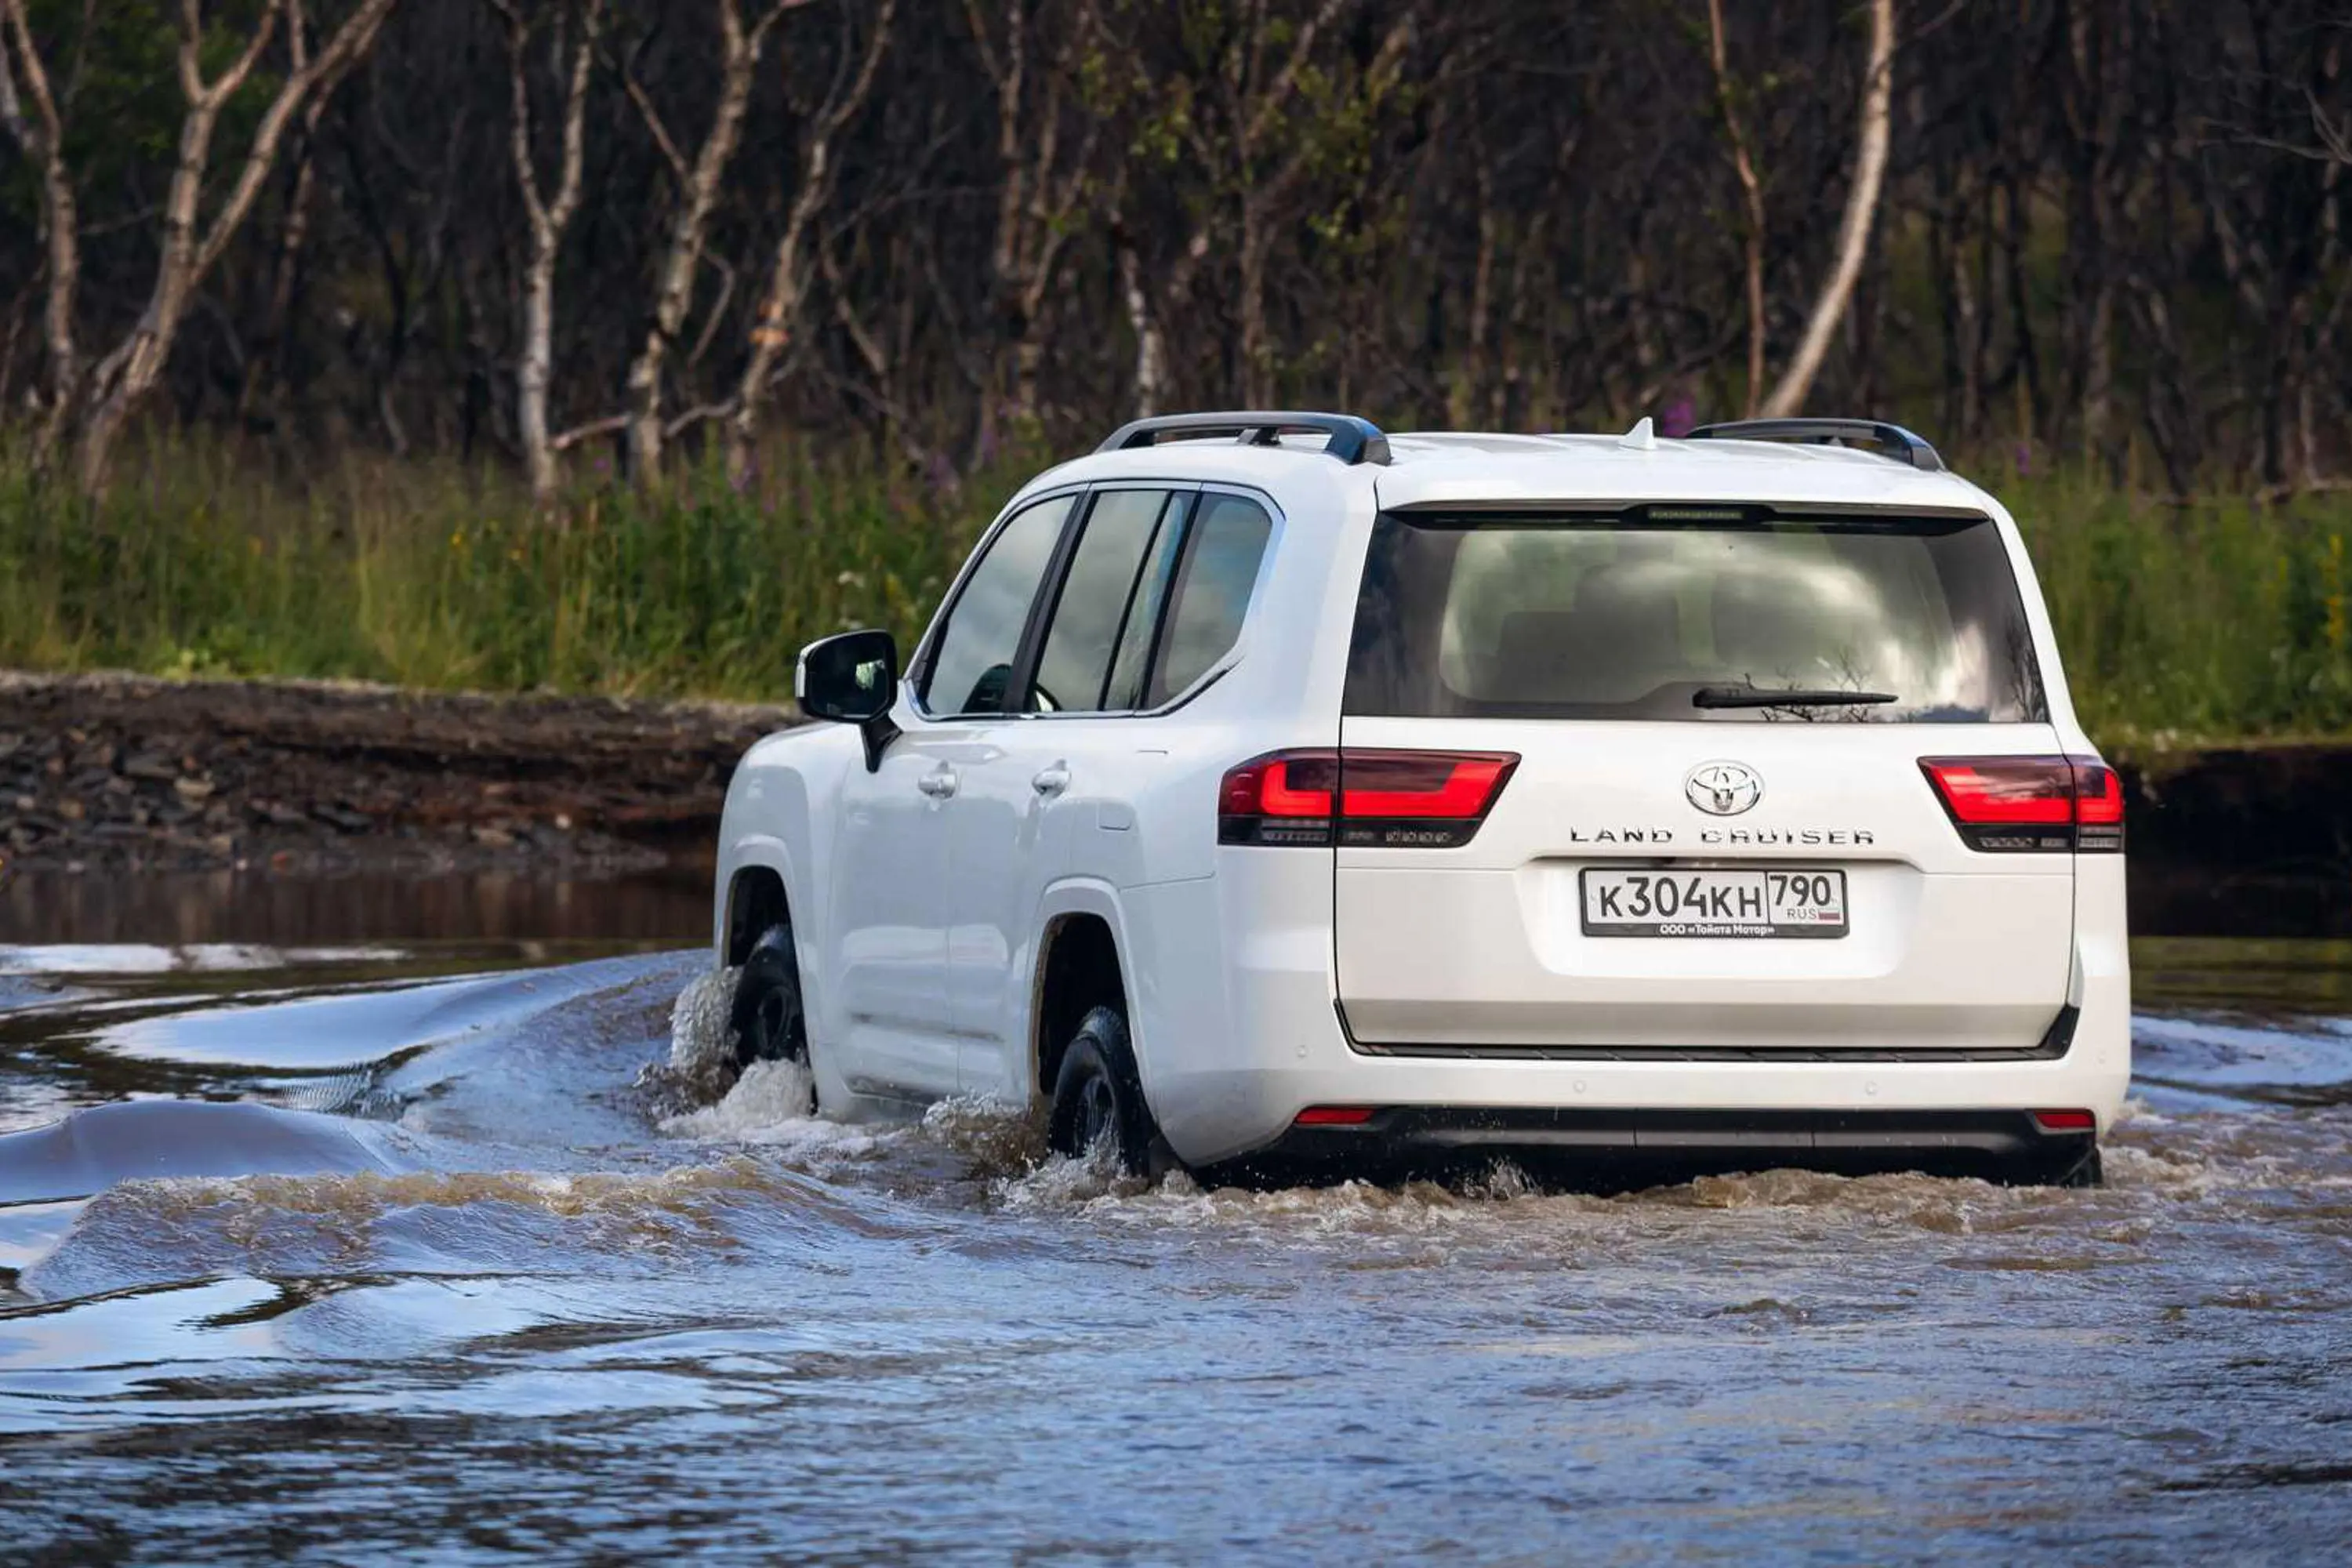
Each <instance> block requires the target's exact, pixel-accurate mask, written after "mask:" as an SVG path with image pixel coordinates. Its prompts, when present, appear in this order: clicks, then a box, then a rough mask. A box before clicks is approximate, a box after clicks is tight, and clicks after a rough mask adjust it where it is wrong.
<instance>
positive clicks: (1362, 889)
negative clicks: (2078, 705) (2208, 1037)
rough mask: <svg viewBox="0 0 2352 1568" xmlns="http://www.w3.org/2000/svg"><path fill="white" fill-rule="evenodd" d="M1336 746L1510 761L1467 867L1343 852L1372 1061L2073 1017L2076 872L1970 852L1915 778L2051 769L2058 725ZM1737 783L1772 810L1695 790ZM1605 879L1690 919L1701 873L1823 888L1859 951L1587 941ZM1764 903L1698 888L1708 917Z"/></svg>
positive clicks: (1349, 725)
mask: <svg viewBox="0 0 2352 1568" xmlns="http://www.w3.org/2000/svg"><path fill="white" fill-rule="evenodd" d="M1832 731H1834V732H1833V733H1832ZM1342 738H1343V741H1344V742H1345V744H1346V746H1347V748H1348V749H1349V751H1350V752H1355V751H1357V750H1359V749H1361V748H1383V749H1385V748H1398V749H1412V750H1421V749H1461V748H1464V747H1465V746H1466V745H1470V744H1474V743H1475V747H1476V748H1478V749H1481V750H1496V751H1506V752H1517V754H1518V756H1519V758H1520V762H1519V765H1518V767H1517V769H1516V770H1515V771H1514V773H1512V776H1511V778H1510V780H1509V782H1508V783H1507V784H1506V785H1505V787H1504V789H1503V791H1502V794H1501V795H1500V796H1499V797H1498V798H1497V799H1496V802H1495V805H1494V806H1493V808H1492V810H1491V811H1490V812H1489V814H1488V816H1487V818H1486V822H1485V823H1484V824H1483V825H1482V826H1480V828H1479V830H1478V832H1477V834H1476V836H1475V837H1473V838H1472V840H1471V841H1470V842H1469V843H1468V844H1467V845H1465V846H1463V847H1459V848H1436V849H1428V848H1402V849H1391V848H1380V847H1360V846H1353V845H1348V846H1343V847H1340V848H1339V851H1338V856H1339V861H1338V873H1337V874H1338V879H1339V883H1338V900H1337V904H1338V915H1337V935H1338V943H1339V954H1338V957H1339V994H1340V1000H1341V1003H1342V1005H1343V1006H1344V1008H1345V1010H1346V1013H1347V1017H1348V1023H1349V1027H1350V1029H1351V1031H1352V1032H1353V1034H1354V1035H1355V1037H1357V1038H1358V1039H1359V1040H1360V1041H1363V1042H1366V1043H1369V1044H1381V1045H1418V1046H1445V1047H1480V1046H1493V1047H1542V1046H1576V1047H1604V1048H1605V1047H1612V1046H1616V1047H1752V1048H1775V1049H1777V1048H1788V1049H1792V1050H1803V1049H1807V1048H1841V1047H1843V1048H1934V1049H1968V1050H1982V1049H2022V1048H2028V1047H2032V1046H2034V1045H2035V1044H2037V1043H2038V1042H2039V1041H2040V1040H2041V1038H2042V1035H2043V1034H2044V1033H2045V1032H2046V1031H2047V1030H2048V1029H2049V1027H2050V1026H2051V1023H2052V1021H2053V1018H2054V1016H2056V1014H2057V1011H2058V1009H2059V1007H2060V1006H2061V1005H2063V1003H2064V1001H2065V998H2066V987H2067V980H2068V969H2069V954H2070V952H2071V950H2072V936H2073V929H2074V860H2073V857H2072V856H2071V855H2066V854H2019V855H2002V856H1990V855H1985V854H1981V853H1979V852H1977V851H1975V850H1973V849H1971V848H1969V847H1968V845H1967V844H1965V843H1964V842H1963V841H1962V840H1961V838H1960V836H1959V834H1958V831H1957V830H1956V829H1955V828H1954V826H1953V825H1952V823H1951V821H1950V819H1949V818H1948V816H1946V814H1945V811H1944V808H1943V806H1942V805H1941V803H1940V802H1939V801H1938V799H1937V795H1936V793H1935V791H1934V789H1933V787H1932V786H1931V785H1930V784H1929V783H1928V781H1927V778H1926V776H1925V775H1924V774H1923V773H1921V771H1920V767H1919V758H1920V757H1921V756H1922V754H1923V753H1925V752H1928V751H1931V750H1932V751H1935V752H1966V753H1969V754H1973V755H1980V756H1990V755H1997V754H2005V753H2019V754H2036V753H2041V754H2046V753H2048V752H2053V751H2054V750H2055V749H2056V737H2055V735H2054V734H2053V732H2052V731H2051V730H2050V729H2049V727H2048V726H2047V725H2042V724H2028V725H2001V726H1984V727H1974V726H1971V727H1969V728H1967V729H1965V730H1960V731H1952V730H1942V729H1939V730H1938V731H1937V732H1936V733H1935V734H1934V736H1933V740H1932V744H1931V745H1926V746H1923V744H1922V741H1921V736H1920V734H1919V732H1918V731H1916V730H1914V729H1912V728H1911V727H1908V726H1901V725H1888V726H1883V727H1882V726H1875V725H1839V726H1815V725H1807V724H1790V725H1738V726H1733V725H1711V724H1614V723H1556V722H1543V721H1534V722H1527V721H1522V722H1507V723H1497V722H1495V721H1475V722H1472V723H1465V721H1455V720H1427V719H1393V718H1349V719H1347V720H1344V721H1343V723H1342ZM1725 761H1728V762H1733V763H1738V764H1740V765H1741V766H1743V767H1745V768H1747V769H1748V770H1751V771H1752V773H1753V775H1754V776H1755V778H1756V779H1757V780H1759V781H1760V783H1761V785H1762V788H1761V793H1760V797H1759V799H1758V800H1757V801H1756V803H1755V804H1754V805H1752V806H1750V807H1748V809H1745V810H1743V811H1741V812H1739V813H1738V815H1736V816H1713V815H1711V814H1710V813H1708V812H1706V811H1702V810H1701V809H1699V808H1698V807H1697V806H1696V805H1693V804H1692V802H1691V800H1690V798H1689V792H1688V789H1687V787H1686V786H1687V784H1688V782H1689V780H1690V779H1691V777H1692V775H1693V774H1694V773H1696V772H1697V771H1699V770H1701V769H1702V768H1705V767H1706V766H1707V765H1708V764H1710V763H1719V762H1725ZM1707 798H1708V799H1709V801H1710V803H1712V800H1713V796H1712V795H1708V797H1707ZM1597 868H1629V869H1633V870H1637V871H1642V872H1646V873H1652V874H1655V873H1660V872H1672V873H1674V874H1675V877H1674V878H1673V879H1670V880H1669V882H1668V883H1667V884H1666V885H1665V886H1663V887H1660V888H1658V889H1657V891H1658V895H1659V896H1658V898H1657V900H1656V901H1657V902H1658V903H1660V904H1663V903H1664V901H1665V900H1667V899H1672V900H1674V902H1675V905H1676V906H1677V908H1676V910H1675V912H1677V913H1679V912H1682V911H1681V910H1680V909H1679V906H1680V904H1681V902H1682V899H1681V896H1680V889H1685V888H1687V887H1689V886H1690V885H1691V884H1690V882H1689V880H1688V879H1687V877H1686V876H1685V874H1686V873H1690V872H1695V871H1704V872H1710V873H1713V872H1733V873H1738V872H1743V871H1744V872H1759V871H1760V872H1769V871H1772V870H1780V871H1790V870H1796V869H1800V868H1801V869H1804V870H1807V871H1815V870H1822V871H1830V872H1834V873H1837V874H1840V875H1842V877H1843V914H1844V927H1845V929H1844V932H1843V934H1842V935H1834V936H1826V937H1823V936H1813V937H1811V938H1809V939H1800V938H1796V937H1760V936H1736V937H1734V936H1722V937H1716V936H1704V935H1651V936H1634V935H1589V934H1587V933H1586V930H1585V927H1586V923H1587V920H1586V916H1587V909H1586V902H1585V894H1584V887H1583V874H1584V873H1585V872H1586V871H1587V870H1589V869H1597ZM1753 885H1754V884H1753V883H1752V881H1751V880H1750V879H1743V878H1738V877H1737V876H1734V877H1730V878H1717V877H1714V876H1709V877H1706V878H1705V879H1702V881H1701V882H1700V883H1699V887H1700V889H1701V891H1702V892H1704V893H1708V894H1712V895H1713V896H1715V897H1716V898H1717V900H1722V899H1723V898H1725V897H1726V896H1727V895H1728V896H1736V894H1737V892H1738V891H1740V890H1745V889H1747V888H1748V887H1750V886H1753ZM1610 886H1612V887H1615V888H1621V889H1622V887H1623V884H1622V883H1616V884H1610ZM1643 886H1644V885H1643V884H1635V885H1634V887H1635V889H1636V890H1639V889H1641V888H1642V887H1643ZM1596 897H1597V895H1596ZM1629 901H1630V900H1627V899H1625V898H1623V897H1622V896H1621V897H1620V898H1619V900H1617V904H1616V910H1614V911H1612V912H1617V911H1623V912H1626V913H1628V914H1630V913H1632V911H1631V910H1627V909H1626V905H1627V903H1628V902H1629ZM1717 907H1718V908H1719V907H1720V905H1719V904H1718V906H1717ZM1734 911H1735V915H1736V913H1737V906H1736V905H1735V906H1734ZM1641 912H1643V913H1645V914H1646V913H1649V912H1651V911H1649V910H1643V911H1641ZM1601 923H1603V924H1610V923H1616V922H1611V921H1602V922H1601ZM1623 923H1625V924H1628V925H1634V924H1639V923H1640V922H1638V921H1632V920H1628V921H1625V922H1623ZM1653 923H1659V924H1664V925H1667V926H1669V927H1671V925H1672V924H1673V922H1672V921H1658V922H1653ZM1685 923H1687V924H1692V925H1697V924H1701V923H1702V922H1700V921H1687V922H1685Z"/></svg>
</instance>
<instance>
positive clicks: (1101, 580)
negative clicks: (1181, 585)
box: [1028, 490, 1183, 713]
mask: <svg viewBox="0 0 2352 1568" xmlns="http://www.w3.org/2000/svg"><path fill="white" fill-rule="evenodd" d="M1175 499H1176V498H1174V497H1172V496H1171V494H1170V492H1168V491H1166V490H1104V491H1101V492H1099V493H1098V494H1097V496H1096V497H1095V500H1094V505H1093V506H1092V508H1090V509H1089V510H1087V518H1086V523H1085V531H1084V532H1083V533H1081V534H1080V535H1079V536H1078V547H1077V549H1076V551H1075V552H1072V554H1071V557H1070V569H1069V572H1068V573H1067V574H1066V575H1065V576H1064V578H1063V579H1062V585H1061V593H1060V595H1059V596H1058V597H1057V598H1056V599H1055V604H1054V617H1053V620H1052V622H1051V623H1050V624H1049V625H1048V626H1047V627H1046V631H1045V646H1044V647H1043V648H1042V649H1041V650H1040V652H1039V654H1038V658H1037V676H1036V679H1035V680H1034V681H1033V682H1032V683H1031V686H1030V692H1029V698H1030V700H1029V704H1028V706H1029V709H1030V710H1031V711H1033V712H1041V713H1066V712H1078V711H1099V710H1104V709H1113V708H1116V709H1124V708H1131V707H1133V706H1134V702H1133V700H1132V699H1131V697H1130V698H1129V700H1121V701H1117V702H1114V701H1112V700H1110V699H1109V698H1108V696H1107V695H1106V694H1105V687H1106V685H1107V684H1108V682H1109V680H1110V676H1111V670H1112V664H1113V661H1114V659H1115V658H1118V654H1119V652H1120V650H1121V649H1122V648H1123V647H1126V646H1127V645H1128V642H1129V640H1130V639H1129V638H1128V637H1126V635H1125V634H1126V631H1127V628H1128V627H1129V626H1131V625H1133V624H1136V623H1138V622H1140V623H1142V624H1143V626H1144V627H1145V631H1144V638H1145V640H1146V641H1147V642H1148V640H1149V637H1150V631H1149V625H1150V620H1149V618H1150V617H1151V616H1157V615H1158V614H1159V605H1158V603H1157V600H1156V597H1155V596H1154V595H1152V594H1151V593H1150V592H1148V591H1147V590H1148V589H1149V586H1150V584H1147V583H1146V582H1144V581H1143V578H1144V572H1143V568H1144V565H1145V563H1147V562H1148V561H1150V559H1151V558H1152V557H1154V556H1155V555H1157V554H1158V553H1160V552H1159V551H1158V549H1157V548H1156V547H1157V544H1158V542H1159V539H1160V535H1161V534H1162V533H1163V532H1166V533H1171V534H1172V533H1173V532H1175V531H1176V527H1177V525H1176V522H1175V521H1172V520H1173V519H1174V518H1177V517H1181V514H1182V510H1183V509H1182V508H1181V506H1179V505H1174V504H1171V503H1172V502H1173V501H1174V500H1175Z"/></svg>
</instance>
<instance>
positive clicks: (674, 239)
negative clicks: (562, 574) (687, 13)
mask: <svg viewBox="0 0 2352 1568" xmlns="http://www.w3.org/2000/svg"><path fill="white" fill-rule="evenodd" d="M805 3H806V0H779V3H778V4H776V5H772V6H771V7H769V9H768V10H767V11H766V12H765V13H764V14H763V15H762V16H761V17H760V19H759V20H758V21H757V22H755V23H754V24H753V25H752V26H751V27H750V28H749V29H748V30H747V29H746V28H745V27H744V26H743V17H742V9H741V6H740V4H739V3H738V0H718V5H719V42H720V52H719V60H720V66H719V106H718V109H717V110H716V111H715V112H714V113H713V114H712V116H711V121H710V130H709V134H707V135H706V136H704V138H703V140H702V145H701V147H700V148H699V149H698V151H697V152H696V153H695V157H694V162H693V163H692V164H691V165H688V163H687V162H686V160H685V159H684V157H683V156H682V155H680V153H678V151H677V147H676V145H675V144H674V143H673V142H671V140H670V138H669V135H668V133H667V132H666V131H665V130H664V129H663V128H662V125H661V121H660V120H659V118H658V117H657V116H656V114H655V112H654V108H653V104H652V102H651V101H650V100H647V99H646V97H645V95H644V94H643V93H641V92H639V91H637V90H636V87H635V83H634V82H632V83H631V84H630V93H631V96H632V97H634V98H635V99H636V100H637V106H638V108H639V109H640V110H642V111H643V112H644V113H645V116H646V122H647V124H648V125H650V126H651V127H652V128H653V131H654V135H655V139H656V141H657V142H660V143H661V147H662V151H663V153H664V154H665V155H666V156H667V158H668V159H669V161H670V168H671V172H672V173H673V174H675V175H676V176H677V183H678V192H677V204H678V205H677V217H676V218H675V219H674V220H673V221H672V222H671V224H670V232H669V245H668V247H667V249H666V250H665V251H664V252H663V255H662V264H661V270H660V272H659V274H658V277H659V282H658V283H657V284H656V288H655V293H654V314H653V321H652V324H651V325H650V326H648V327H647V328H646V341H645V343H644V344H643V346H641V347H640V348H639V349H638V351H637V356H636V358H635V360H634V361H633V362H631V363H630V365H629V379H628V414H627V419H628V432H629V471H630V473H631V475H632V476H633V477H634V478H635V479H636V480H637V482H638V483H640V484H647V483H650V482H652V480H653V479H655V478H656V477H657V476H658V475H659V474H660V472H661V462H662V448H663V447H664V446H665V445H666V443H667V439H668V429H667V426H666V424H665V423H664V416H663V413H662V369H663V365H664V363H665V362H666V361H667V359H668V357H669V351H670V346H671V345H672V344H673V343H675V342H677V341H678V335H679V333H680V332H682V331H684V330H685V327H686V317H687V312H688V310H689V309H691V308H692V306H693V303H694V280H695V275H696V274H697V272H698V271H699V270H700V268H701V265H702V246H703V240H704V237H706V236H707V235H708V233H709V227H710V214H711V211H712V209H713V208H715V207H716V206H717V205H719V181H720V180H721V179H722V178H723V177H724V176H725V175H726V173H727V165H728V163H730V162H731V161H732V160H733V158H734V156H735V149H736V147H737V146H738V145H739V144H740V142H741V141H742V133H743V117H744V113H745V110H747V109H748V108H749V107H750V104H751V82H752V73H753V72H754V71H755V70H757V69H758V68H759V64H760V52H761V49H762V48H763V47H765V46H766V44H767V39H768V32H769V29H770V28H772V27H773V26H775V24H776V21H777V19H778V18H779V17H781V16H782V15H783V14H784V12H785V11H786V10H788V9H790V8H792V7H793V6H794V5H803V4H805Z"/></svg>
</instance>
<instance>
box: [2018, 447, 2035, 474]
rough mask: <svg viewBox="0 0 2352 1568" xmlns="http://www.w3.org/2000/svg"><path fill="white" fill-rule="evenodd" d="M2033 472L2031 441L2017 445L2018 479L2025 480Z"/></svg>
mask: <svg viewBox="0 0 2352 1568" xmlns="http://www.w3.org/2000/svg"><path fill="white" fill-rule="evenodd" d="M2032 471H2033V443H2032V442H2031V441H2020V442H2019V443H2018V444H2017V477H2018V478H2020V479H2023V478H2024V477H2025V476H2026V475H2028V474H2030V473H2032Z"/></svg>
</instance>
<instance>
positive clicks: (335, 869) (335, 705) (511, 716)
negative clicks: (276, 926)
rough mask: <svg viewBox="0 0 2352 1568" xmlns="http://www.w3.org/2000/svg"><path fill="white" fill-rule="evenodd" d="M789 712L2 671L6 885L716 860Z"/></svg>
mask: <svg viewBox="0 0 2352 1568" xmlns="http://www.w3.org/2000/svg"><path fill="white" fill-rule="evenodd" d="M796 719H797V715H796V712H795V710H792V709H788V708H782V707H758V706H748V705H740V704H720V703H656V702H631V701H622V700H614V699H608V698H577V697H542V696H524V697H483V696H473V695H464V694H452V693H438V692H419V691H409V690H403V689H396V688H392V687H384V686H373V685H363V684H358V683H344V682H322V681H167V680H157V679H148V678H145V677H138V676H123V675H67V676H52V675H30V674H18V673H9V672H0V871H5V870H8V869H13V870H19V871H64V872H71V871H83V872H102V873H108V874H119V873H123V872H142V871H190V870H267V871H272V872H276V873H279V874H283V875H291V876H320V875H336V874H343V873H352V872H368V873H385V874H394V875H411V876H433V875H439V874H445V873H451V872H475V871H484V870H497V869H509V868H510V869H516V870H529V871H534V872H545V873H547V874H550V875H555V876H564V877H580V876H608V875H617V874H622V873H625V872H630V871H636V870H642V869H645V868H649V867H653V866H658V865H661V864H664V863H666V862H667V861H669V860H670V859H671V858H674V857H675V856H677V854H678V853H680V852H681V851H687V852H694V853H707V852H708V848H709V837H710V836H711V834H712V833H713V832H714V831H715V828H716V826H717V821H718V816H719V806H720V804H721V802H722V801H723V799H724V797H725V793H726V787H727V779H728V776H729V774H730V773H731V772H732V771H733V769H734V766H735V763H736V760H737V759H738V758H739V757H740V756H741V755H742V753H743V751H744V749H745V748H746V747H748V746H749V745H751V742H753V741H755V740H757V739H759V737H761V735H763V734H766V733H769V732H770V731H774V730H778V729H781V728H783V727H784V726H786V725H788V724H791V723H793V722H795V721H796Z"/></svg>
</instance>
